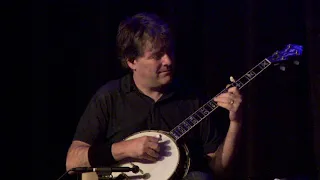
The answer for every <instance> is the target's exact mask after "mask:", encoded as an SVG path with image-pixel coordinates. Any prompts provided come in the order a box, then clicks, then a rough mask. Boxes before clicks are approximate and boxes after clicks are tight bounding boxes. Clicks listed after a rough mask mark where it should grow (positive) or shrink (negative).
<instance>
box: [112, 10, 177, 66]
mask: <svg viewBox="0 0 320 180" xmlns="http://www.w3.org/2000/svg"><path fill="white" fill-rule="evenodd" d="M171 45H172V39H171V33H170V29H169V27H168V25H167V24H166V23H165V22H164V21H162V20H161V19H160V18H159V17H158V16H157V15H155V14H149V13H139V14H136V15H134V16H132V17H131V18H128V19H126V20H124V21H122V22H121V23H120V25H119V28H118V33H117V49H118V56H119V59H120V60H121V64H122V66H123V67H124V68H128V65H127V60H129V61H131V62H132V61H133V60H134V59H136V58H137V57H139V56H143V53H144V51H145V49H146V48H151V49H152V50H156V51H167V50H168V49H169V48H170V46H171Z"/></svg>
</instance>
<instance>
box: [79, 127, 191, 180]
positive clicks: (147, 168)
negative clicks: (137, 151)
mask: <svg viewBox="0 0 320 180" xmlns="http://www.w3.org/2000/svg"><path fill="white" fill-rule="evenodd" d="M142 136H153V137H158V136H160V137H161V138H160V141H159V143H160V158H159V160H158V161H156V162H149V161H142V160H137V159H125V160H123V161H120V162H119V163H118V164H117V165H116V167H133V165H136V166H138V167H139V169H140V171H139V172H138V173H133V172H124V173H121V172H113V173H112V176H113V178H117V177H124V178H123V179H134V180H143V179H148V180H163V179H175V177H180V178H181V177H184V176H185V175H186V173H187V171H188V169H189V165H190V161H189V158H188V149H187V147H186V146H185V145H182V146H179V145H177V144H176V142H175V140H174V139H173V138H172V137H171V136H170V135H169V133H168V132H165V131H159V130H146V131H140V132H138V133H135V134H132V135H130V136H129V137H127V138H126V139H125V140H130V139H135V138H139V137H142ZM94 176H95V178H93V177H94ZM82 180H98V176H97V174H96V173H83V174H82Z"/></svg>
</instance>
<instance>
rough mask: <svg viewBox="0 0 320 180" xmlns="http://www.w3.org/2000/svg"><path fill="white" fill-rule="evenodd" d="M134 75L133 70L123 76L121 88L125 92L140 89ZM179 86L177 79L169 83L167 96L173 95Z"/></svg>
mask: <svg viewBox="0 0 320 180" xmlns="http://www.w3.org/2000/svg"><path fill="white" fill-rule="evenodd" d="M132 75H133V74H132V72H130V73H128V74H126V75H125V76H124V77H123V78H122V81H121V89H122V91H123V92H124V93H130V92H133V91H139V90H138V88H137V86H136V84H135V83H134V80H133V76H132ZM177 88H178V82H177V80H173V82H172V83H171V84H169V86H168V91H167V93H165V96H169V97H171V96H172V95H173V94H174V92H175V91H176V90H177Z"/></svg>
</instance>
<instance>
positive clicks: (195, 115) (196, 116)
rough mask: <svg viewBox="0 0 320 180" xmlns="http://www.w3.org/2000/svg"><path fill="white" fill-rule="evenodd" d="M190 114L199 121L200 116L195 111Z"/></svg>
mask: <svg viewBox="0 0 320 180" xmlns="http://www.w3.org/2000/svg"><path fill="white" fill-rule="evenodd" d="M192 116H193V118H195V119H196V120H197V121H200V120H201V119H202V118H201V116H200V115H198V114H197V111H196V112H194V113H193V114H192Z"/></svg>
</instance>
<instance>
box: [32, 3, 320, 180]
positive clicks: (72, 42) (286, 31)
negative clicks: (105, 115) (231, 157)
mask: <svg viewBox="0 0 320 180" xmlns="http://www.w3.org/2000/svg"><path fill="white" fill-rule="evenodd" d="M319 7H320V4H319V1H316V0H307V1H304V0H295V1H285V0H284V1H279V0H278V1H276V0H269V1H266V0H261V1H253V0H241V1H239V0H229V1H209V0H206V1H168V0H162V1H137V0H136V1H123V0H118V1H115V0H114V1H111V0H108V1H102V0H100V1H86V0H80V1H47V4H46V6H40V5H39V4H33V15H34V23H33V31H34V33H33V40H34V44H33V53H34V59H33V78H34V81H33V82H34V87H33V91H34V96H33V99H34V102H33V103H34V106H33V109H34V111H33V113H34V114H33V122H34V123H33V149H34V150H33V156H34V157H33V168H34V170H35V173H34V175H33V176H34V177H33V179H48V180H49V179H57V178H58V177H59V176H60V175H62V174H63V173H64V172H65V158H66V152H67V150H68V147H69V145H70V143H71V140H72V137H73V133H74V131H75V128H76V125H77V122H78V120H79V118H80V116H81V114H82V113H83V111H84V108H85V106H86V105H87V103H88V101H89V99H90V98H91V96H92V95H93V94H94V93H95V91H96V90H97V89H98V88H99V87H100V86H101V85H103V84H104V83H106V82H107V81H108V80H111V79H114V78H118V77H120V76H121V75H122V74H123V71H122V70H121V68H120V63H119V61H118V60H117V59H116V54H115V35H116V30H117V26H118V24H119V22H120V20H122V19H123V18H125V17H127V16H131V15H133V14H135V13H137V12H141V11H148V12H155V13H157V14H159V15H160V16H162V17H163V18H165V19H167V21H168V22H169V23H170V24H171V26H172V28H173V31H174V33H175V35H176V48H177V50H176V56H177V63H178V72H179V73H180V76H181V77H184V78H185V79H187V80H188V81H189V82H190V86H197V87H199V88H203V89H204V90H206V91H208V92H209V93H212V95H215V93H218V92H219V91H220V90H221V89H222V88H223V87H225V85H226V84H227V83H228V79H229V76H230V75H233V76H234V77H235V78H238V77H240V75H242V74H243V73H245V72H246V71H247V70H249V69H250V68H252V67H253V66H254V65H256V64H257V63H258V62H260V61H262V60H263V59H264V58H265V57H267V56H269V55H271V54H272V53H273V52H274V51H276V50H281V49H283V48H284V47H285V45H286V44H288V43H295V44H301V45H303V46H304V48H305V51H304V54H303V56H302V57H301V58H300V65H299V66H293V65H292V64H290V66H289V67H288V68H287V71H285V72H283V71H280V70H279V68H278V67H272V68H268V70H267V71H266V72H264V73H263V74H261V75H260V76H259V77H258V78H256V79H255V80H254V81H253V82H251V83H250V85H249V86H247V87H245V88H244V89H243V93H244V95H245V98H246V104H247V105H246V109H245V110H246V111H245V112H246V113H245V115H246V122H245V125H246V126H245V128H244V132H245V133H244V137H243V138H244V141H243V144H242V146H241V148H240V155H239V158H238V159H237V162H236V163H237V164H236V169H235V177H237V178H236V179H241V178H242V179H249V178H251V179H255V178H257V179H261V178H275V177H289V176H293V175H301V174H304V175H314V174H316V173H317V170H319V159H320V158H319V156H320V155H319V152H320V148H319V144H320V143H319V142H320V138H319V130H320V122H319V119H320V118H319V107H320V104H319V99H320V87H319V82H320V72H319V67H320V63H319V61H320V54H319V50H320V45H319V44H320V32H319V29H320V28H319V27H320V25H319V22H317V21H319V11H320V8H319ZM37 55H38V56H37ZM39 55H41V56H39ZM42 55H44V56H42ZM317 131H318V132H317ZM316 142H318V143H316ZM44 163H46V164H47V166H44ZM44 167H49V168H44ZM39 168H40V170H39ZM42 168H43V171H42V170H41V169H42ZM68 178H69V177H66V178H65V179H68Z"/></svg>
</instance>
